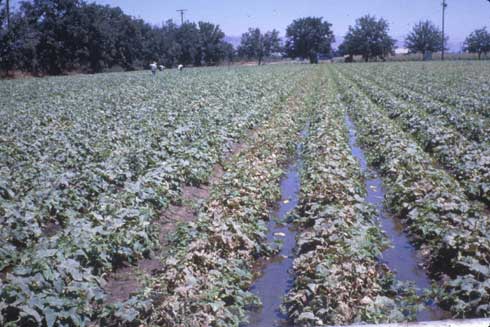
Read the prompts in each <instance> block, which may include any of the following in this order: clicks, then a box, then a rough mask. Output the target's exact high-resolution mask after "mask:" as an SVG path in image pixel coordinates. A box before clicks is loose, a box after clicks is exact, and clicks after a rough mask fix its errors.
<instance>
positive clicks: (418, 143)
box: [0, 61, 490, 327]
mask: <svg viewBox="0 0 490 327" xmlns="http://www.w3.org/2000/svg"><path fill="white" fill-rule="evenodd" d="M489 76H490V62H488V61H452V62H435V61H434V62H403V63H402V62H399V63H397V62H387V63H353V64H337V63H336V64H334V63H322V64H317V65H303V64H291V63H290V64H270V65H265V66H258V67H255V66H254V67H245V66H244V67H240V66H229V67H226V66H223V67H214V68H188V69H187V68H186V69H185V70H183V71H177V70H174V69H171V70H170V69H166V70H164V71H162V72H157V73H156V74H154V75H152V74H151V73H149V72H148V71H136V72H125V73H105V74H96V75H73V76H62V77H46V78H23V79H15V80H1V81H0V326H6V327H12V326H43V327H44V326H47V327H52V326H219V327H221V326H223V327H224V326H237V327H238V326H240V327H245V326H279V325H280V326H336V325H350V324H354V323H360V322H362V323H397V322H412V321H426V320H443V319H450V318H454V319H465V318H483V317H488V316H490V79H489Z"/></svg>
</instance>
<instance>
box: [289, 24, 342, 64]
mask: <svg viewBox="0 0 490 327" xmlns="http://www.w3.org/2000/svg"><path fill="white" fill-rule="evenodd" d="M331 27H332V25H331V24H330V23H328V22H326V21H325V22H324V21H322V18H321V17H306V18H300V19H296V20H294V21H293V22H292V23H291V24H290V25H289V26H288V27H287V30H286V38H287V41H286V53H287V55H288V57H290V58H296V57H300V58H303V59H304V58H308V59H309V60H310V63H317V62H318V53H324V54H330V53H331V51H332V42H334V41H335V38H334V35H333V32H332V30H331V29H330V28H331Z"/></svg>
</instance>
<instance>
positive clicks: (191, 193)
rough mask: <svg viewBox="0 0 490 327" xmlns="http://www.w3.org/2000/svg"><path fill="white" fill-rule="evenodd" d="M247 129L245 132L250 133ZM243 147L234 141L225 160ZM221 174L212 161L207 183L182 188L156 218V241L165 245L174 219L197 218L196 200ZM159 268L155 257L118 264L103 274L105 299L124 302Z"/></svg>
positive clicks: (202, 198)
mask: <svg viewBox="0 0 490 327" xmlns="http://www.w3.org/2000/svg"><path fill="white" fill-rule="evenodd" d="M250 135H251V133H249V135H248V136H250ZM244 147H245V144H244V143H235V144H233V145H232V147H231V150H230V151H229V153H228V154H227V155H226V157H227V159H226V160H228V159H229V158H231V157H232V156H233V155H235V154H236V153H238V152H240V151H241V150H242V149H243V148H244ZM223 175H224V168H223V167H222V165H220V164H215V165H214V167H213V170H212V173H211V176H210V177H209V180H208V184H207V185H200V186H198V187H196V186H189V185H185V186H183V188H182V200H183V201H182V205H176V204H171V205H170V206H169V207H168V208H166V209H165V210H164V211H162V213H161V214H160V219H159V221H158V222H157V223H158V224H159V226H160V235H159V241H160V246H161V248H162V249H164V248H165V247H166V246H167V245H168V240H169V239H168V238H169V236H170V235H172V233H173V232H174V231H175V229H176V226H177V224H178V223H181V222H191V221H194V220H195V219H196V218H197V210H198V209H197V207H198V204H199V203H202V202H203V201H206V200H207V199H208V198H209V194H210V191H211V188H212V186H213V185H217V184H219V182H220V181H221V179H222V177H223ZM162 268H163V263H162V261H161V260H160V259H159V258H151V259H144V260H140V261H139V262H138V265H137V266H131V265H127V266H125V267H123V268H119V269H117V270H116V271H114V272H113V273H111V274H109V275H108V276H107V277H106V282H107V283H106V285H105V287H104V290H105V292H106V293H107V298H106V303H116V302H124V301H126V300H128V299H129V298H130V297H131V295H133V294H136V293H137V292H138V291H139V290H140V289H141V288H142V287H143V285H142V282H143V281H144V279H145V277H146V278H147V277H151V276H152V275H154V274H155V273H156V272H158V271H159V270H161V269H162Z"/></svg>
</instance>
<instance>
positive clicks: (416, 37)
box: [405, 20, 448, 53]
mask: <svg viewBox="0 0 490 327" xmlns="http://www.w3.org/2000/svg"><path fill="white" fill-rule="evenodd" d="M447 40H448V38H447V37H446V38H445V41H446V43H447ZM405 46H406V47H407V48H408V49H409V51H410V52H412V53H417V52H421V53H426V52H437V51H442V32H441V30H440V29H439V28H438V27H437V26H435V25H434V24H433V23H432V22H431V21H429V20H426V21H420V22H419V23H417V24H416V25H415V26H414V27H413V30H412V31H411V32H410V34H408V36H407V37H406V39H405Z"/></svg>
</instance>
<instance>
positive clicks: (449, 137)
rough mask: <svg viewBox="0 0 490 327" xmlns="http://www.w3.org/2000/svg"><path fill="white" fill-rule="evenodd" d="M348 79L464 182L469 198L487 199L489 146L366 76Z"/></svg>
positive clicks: (489, 179)
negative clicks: (372, 81) (399, 97)
mask: <svg viewBox="0 0 490 327" xmlns="http://www.w3.org/2000/svg"><path fill="white" fill-rule="evenodd" d="M350 79H351V80H352V81H353V82H354V83H356V84H357V85H358V86H359V87H360V88H361V89H362V90H363V92H365V94H366V95H367V96H368V97H369V98H370V99H371V100H372V101H374V102H375V103H376V104H377V105H378V106H379V107H380V108H382V109H383V110H385V111H386V112H387V113H388V116H389V117H390V118H392V119H395V120H396V121H397V122H398V123H399V124H400V126H401V127H403V128H404V130H406V131H407V132H409V133H410V134H412V135H413V136H414V137H415V138H416V139H417V141H418V142H419V143H420V145H421V146H422V148H423V149H424V150H425V151H427V152H429V153H431V154H433V155H434V157H435V158H436V159H437V160H438V161H439V162H440V163H441V164H442V165H443V166H445V167H446V168H448V169H449V171H450V172H451V173H452V174H453V175H454V177H455V178H457V179H458V180H459V181H460V182H461V184H462V185H464V188H465V191H466V193H467V194H468V195H469V196H470V197H471V198H472V199H477V200H480V201H483V202H486V203H490V148H489V147H488V146H486V144H487V143H483V144H482V143H478V142H476V141H469V140H468V139H467V138H465V137H464V136H463V135H461V134H460V133H458V132H457V131H455V130H454V129H453V128H451V127H450V126H447V125H446V124H444V122H443V121H441V120H439V119H437V118H436V117H434V116H433V115H432V114H431V113H427V112H426V111H425V110H424V109H422V108H421V107H419V106H417V105H415V104H411V103H410V102H408V101H404V100H401V99H398V98H397V97H396V96H394V95H393V94H392V93H390V91H387V90H386V89H385V88H383V87H381V86H378V85H375V84H373V83H371V82H370V81H369V80H367V79H363V78H359V77H357V78H355V79H354V78H353V76H352V75H351V76H350Z"/></svg>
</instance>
